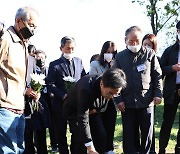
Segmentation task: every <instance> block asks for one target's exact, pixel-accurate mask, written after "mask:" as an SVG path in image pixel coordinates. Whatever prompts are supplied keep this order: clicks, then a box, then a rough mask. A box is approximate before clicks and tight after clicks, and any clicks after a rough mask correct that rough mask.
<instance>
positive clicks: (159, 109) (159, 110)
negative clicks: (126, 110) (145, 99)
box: [47, 104, 180, 154]
mask: <svg viewBox="0 0 180 154" xmlns="http://www.w3.org/2000/svg"><path fill="white" fill-rule="evenodd" d="M179 114H180V113H179V109H178V111H177V114H176V118H175V121H174V124H173V128H172V130H171V136H170V140H169V144H168V147H167V149H166V151H167V153H169V154H173V153H174V147H175V145H176V137H177V131H178V127H179ZM162 118H163V104H160V105H157V106H156V111H155V139H156V152H158V148H159V147H158V145H159V132H160V128H161V124H162ZM67 136H68V142H69V143H70V134H69V131H68V133H67ZM47 141H48V148H49V150H48V151H49V153H51V150H50V149H51V148H50V144H49V135H48V133H47ZM114 143H115V144H116V145H118V148H117V149H115V150H114V151H115V152H116V153H117V154H121V153H122V122H121V113H120V112H118V115H117V122H116V130H115V134H114Z"/></svg>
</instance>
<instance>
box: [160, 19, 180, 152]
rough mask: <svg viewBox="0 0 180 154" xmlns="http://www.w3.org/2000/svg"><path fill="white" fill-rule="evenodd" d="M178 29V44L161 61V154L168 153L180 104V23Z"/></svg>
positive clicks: (179, 147)
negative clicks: (162, 110) (162, 106)
mask: <svg viewBox="0 0 180 154" xmlns="http://www.w3.org/2000/svg"><path fill="white" fill-rule="evenodd" d="M176 28H177V35H176V38H177V39H176V43H175V44H173V45H171V46H169V47H168V48H166V49H165V51H164V53H163V55H162V57H161V59H160V64H161V68H162V73H163V77H164V87H163V97H164V113H163V122H162V126H161V131H160V137H159V154H165V153H166V147H167V145H168V141H169V138H170V134H171V129H172V126H173V123H174V119H175V116H176V112H177V111H178V107H179V102H180V21H179V22H178V23H177V24H176ZM179 125H180V119H179ZM179 129H180V128H179ZM175 154H180V130H178V133H177V144H176V147H175Z"/></svg>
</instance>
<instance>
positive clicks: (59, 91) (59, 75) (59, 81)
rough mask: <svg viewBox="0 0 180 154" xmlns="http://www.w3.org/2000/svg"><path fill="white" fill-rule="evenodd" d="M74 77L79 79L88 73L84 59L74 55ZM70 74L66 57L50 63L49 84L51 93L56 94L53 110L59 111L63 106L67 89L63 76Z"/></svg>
mask: <svg viewBox="0 0 180 154" xmlns="http://www.w3.org/2000/svg"><path fill="white" fill-rule="evenodd" d="M73 62H74V69H75V70H74V72H75V73H74V76H73V77H74V78H75V79H76V81H78V80H79V79H80V78H81V77H82V76H84V75H86V72H85V70H84V67H83V65H82V60H81V59H80V58H77V57H74V58H73ZM66 76H70V74H69V71H68V68H67V66H66V65H65V58H64V57H63V56H61V57H60V58H59V59H57V60H55V61H53V62H51V63H50V64H49V71H48V76H47V80H46V81H47V85H48V90H49V92H50V93H53V94H54V99H53V104H52V110H53V111H54V112H58V111H59V108H62V103H63V99H64V96H65V94H66V93H67V90H66V88H65V84H64V80H63V78H64V77H66Z"/></svg>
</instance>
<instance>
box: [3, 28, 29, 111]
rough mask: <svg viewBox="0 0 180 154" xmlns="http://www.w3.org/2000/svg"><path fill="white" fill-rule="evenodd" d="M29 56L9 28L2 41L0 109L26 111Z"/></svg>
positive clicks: (12, 30)
mask: <svg viewBox="0 0 180 154" xmlns="http://www.w3.org/2000/svg"><path fill="white" fill-rule="evenodd" d="M27 55H28V52H27V50H26V45H25V43H23V42H22V40H20V38H19V37H18V36H17V35H16V33H15V31H14V29H13V27H9V28H8V30H7V31H6V32H5V33H4V35H3V36H2V38H1V40H0V107H7V108H12V109H20V110H22V109H24V95H23V93H24V90H25V81H26V68H27Z"/></svg>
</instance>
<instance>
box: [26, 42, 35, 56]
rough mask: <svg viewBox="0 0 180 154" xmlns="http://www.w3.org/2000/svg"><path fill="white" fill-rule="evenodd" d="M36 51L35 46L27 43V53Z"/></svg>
mask: <svg viewBox="0 0 180 154" xmlns="http://www.w3.org/2000/svg"><path fill="white" fill-rule="evenodd" d="M35 52H36V47H35V46H34V45H32V44H29V45H28V53H29V54H30V53H35Z"/></svg>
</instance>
